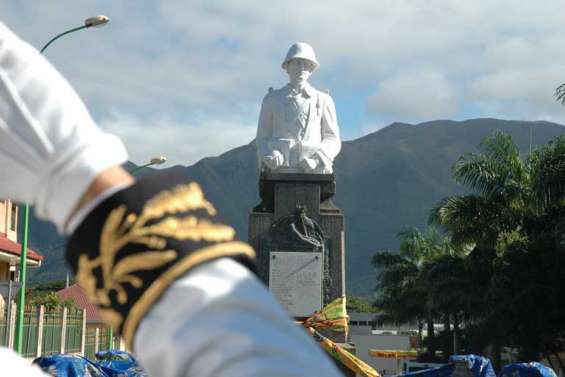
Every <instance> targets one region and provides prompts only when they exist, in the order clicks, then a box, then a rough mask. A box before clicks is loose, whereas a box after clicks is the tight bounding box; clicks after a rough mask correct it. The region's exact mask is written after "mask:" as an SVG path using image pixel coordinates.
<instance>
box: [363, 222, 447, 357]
mask: <svg viewBox="0 0 565 377" xmlns="http://www.w3.org/2000/svg"><path fill="white" fill-rule="evenodd" d="M398 238H399V239H400V250H399V251H398V252H391V251H379V252H377V253H376V254H375V255H374V256H373V260H372V263H373V265H374V266H375V267H377V268H379V269H380V272H379V274H378V277H377V279H378V286H377V294H378V299H377V303H376V305H377V306H379V307H381V308H383V310H384V311H385V312H386V313H387V315H388V316H389V317H390V318H391V319H393V320H394V321H396V322H398V323H407V322H411V321H417V322H418V324H419V330H420V337H421V332H422V324H423V323H424V322H426V324H427V332H428V336H429V338H430V339H433V338H434V336H435V332H434V317H435V316H436V312H435V310H434V305H435V298H433V297H432V296H431V295H430V291H429V287H428V275H427V274H428V271H429V270H430V268H431V267H430V266H432V265H433V261H434V260H435V259H437V258H441V257H443V256H447V255H455V253H454V251H453V248H451V247H450V244H449V242H448V241H447V240H446V239H445V237H443V236H441V235H440V234H439V233H438V232H437V231H436V230H435V229H434V228H429V229H427V230H426V231H425V232H420V231H419V230H418V229H416V228H409V229H406V230H403V231H401V232H399V233H398ZM428 344H430V342H428ZM432 348H433V346H432ZM430 351H432V352H431V353H432V354H433V353H434V352H433V351H435V350H430Z"/></svg>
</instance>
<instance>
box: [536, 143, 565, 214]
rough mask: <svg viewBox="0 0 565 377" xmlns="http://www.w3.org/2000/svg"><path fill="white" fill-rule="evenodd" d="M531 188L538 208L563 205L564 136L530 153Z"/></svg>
mask: <svg viewBox="0 0 565 377" xmlns="http://www.w3.org/2000/svg"><path fill="white" fill-rule="evenodd" d="M530 163H531V165H532V190H533V192H534V198H535V200H536V202H537V204H538V206H539V207H540V208H548V207H553V206H556V205H563V201H564V200H565V136H563V135H561V136H558V137H557V138H555V139H553V140H552V141H551V142H550V143H548V144H546V145H544V146H543V147H542V148H540V149H538V150H536V151H535V152H534V153H532V156H531V157H530Z"/></svg>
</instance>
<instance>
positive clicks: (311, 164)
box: [299, 157, 319, 172]
mask: <svg viewBox="0 0 565 377" xmlns="http://www.w3.org/2000/svg"><path fill="white" fill-rule="evenodd" d="M299 164H300V167H301V168H302V169H304V171H306V172H312V171H314V169H316V168H317V167H318V164H319V161H318V160H317V159H316V158H310V157H305V158H303V159H301V160H300V163H299Z"/></svg>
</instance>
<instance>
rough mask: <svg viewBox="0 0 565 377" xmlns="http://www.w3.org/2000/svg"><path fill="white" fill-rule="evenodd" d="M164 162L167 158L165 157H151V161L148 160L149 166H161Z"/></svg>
mask: <svg viewBox="0 0 565 377" xmlns="http://www.w3.org/2000/svg"><path fill="white" fill-rule="evenodd" d="M166 161H167V157H165V156H157V157H153V158H152V159H151V160H149V162H150V163H151V165H161V164H164V163H165V162H166Z"/></svg>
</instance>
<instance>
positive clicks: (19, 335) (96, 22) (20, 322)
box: [14, 15, 110, 354]
mask: <svg viewBox="0 0 565 377" xmlns="http://www.w3.org/2000/svg"><path fill="white" fill-rule="evenodd" d="M108 21H110V19H109V18H108V17H106V16H103V15H98V16H94V17H89V18H87V19H86V20H84V25H82V26H79V27H76V28H73V29H70V30H67V31H65V32H63V33H61V34H59V35H56V36H55V37H53V38H51V40H50V41H49V42H47V43H46V44H45V46H43V48H42V49H41V50H40V51H39V52H40V53H41V54H43V52H44V51H45V50H46V49H47V47H49V45H50V44H51V43H53V42H54V41H56V40H57V39H59V38H61V37H62V36H63V35H66V34H70V33H72V32H75V31H78V30H82V29H87V28H90V27H99V26H103V25H105V24H107V23H108ZM23 212H24V218H23V234H22V249H21V253H20V292H19V294H18V315H17V318H16V338H15V339H14V340H15V343H16V352H18V353H19V354H21V353H22V350H23V349H22V348H23V340H24V337H23V333H24V307H25V290H26V270H27V266H26V260H27V241H28V233H29V205H28V204H25V205H24V210H23Z"/></svg>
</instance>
